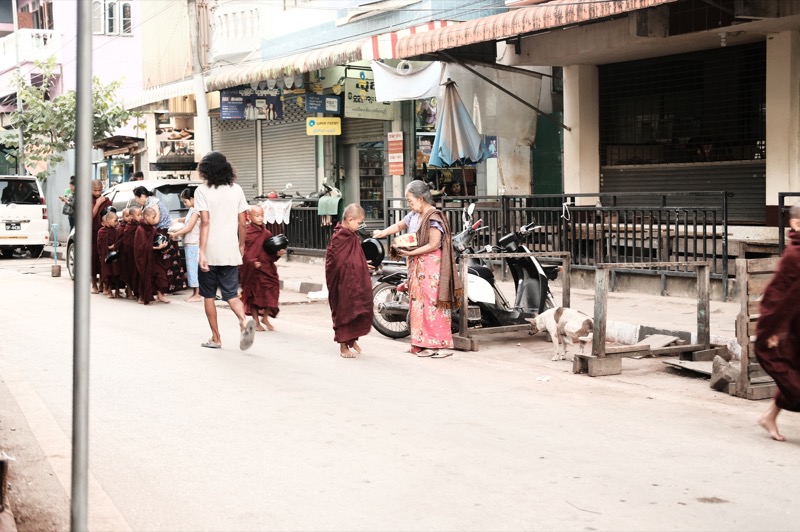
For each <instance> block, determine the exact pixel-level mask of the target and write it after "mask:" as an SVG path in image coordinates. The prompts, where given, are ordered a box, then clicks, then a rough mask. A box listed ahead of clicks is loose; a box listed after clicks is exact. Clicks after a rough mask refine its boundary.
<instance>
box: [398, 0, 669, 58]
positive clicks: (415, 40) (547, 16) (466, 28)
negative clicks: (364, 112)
mask: <svg viewBox="0 0 800 532" xmlns="http://www.w3.org/2000/svg"><path fill="white" fill-rule="evenodd" d="M675 1H677V0H614V1H612V2H598V1H597V0H550V1H549V2H544V3H541V4H536V5H533V6H526V7H520V8H516V9H512V10H510V11H508V12H506V13H501V14H499V15H492V16H489V17H484V18H480V19H476V20H470V21H468V22H462V23H461V24H456V25H454V26H448V27H446V28H441V29H436V30H432V31H427V32H425V33H420V34H417V35H408V36H405V37H401V38H400V39H399V40H398V42H397V57H399V58H411V57H417V56H420V55H424V54H430V53H433V52H438V51H440V50H447V49H450V48H458V47H460V46H466V45H469V44H475V43H481V42H487V41H499V40H503V39H507V38H509V37H516V36H518V35H524V34H527V33H534V32H537V31H542V30H548V29H554V28H563V27H565V26H571V25H574V24H580V23H584V22H589V21H592V20H599V19H603V18H608V17H613V16H615V15H620V14H623V13H628V12H631V11H636V10H639V9H647V8H649V7H655V6H659V5H662V4H669V3H671V2H675Z"/></svg>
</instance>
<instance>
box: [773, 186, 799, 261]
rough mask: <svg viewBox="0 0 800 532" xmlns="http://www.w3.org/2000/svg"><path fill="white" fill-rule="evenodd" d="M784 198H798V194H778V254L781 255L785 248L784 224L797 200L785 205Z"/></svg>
mask: <svg viewBox="0 0 800 532" xmlns="http://www.w3.org/2000/svg"><path fill="white" fill-rule="evenodd" d="M786 198H800V192H778V208H779V212H778V253H780V254H781V255H783V248H784V247H785V246H786V223H787V221H788V220H789V210H790V209H791V208H792V205H794V203H795V202H796V201H798V200H795V201H793V202H791V203H790V204H789V205H787V204H786Z"/></svg>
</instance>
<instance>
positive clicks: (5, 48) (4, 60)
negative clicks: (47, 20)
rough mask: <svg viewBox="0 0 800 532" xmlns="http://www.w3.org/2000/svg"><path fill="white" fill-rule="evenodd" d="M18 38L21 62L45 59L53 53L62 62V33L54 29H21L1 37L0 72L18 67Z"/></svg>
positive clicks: (57, 60)
mask: <svg viewBox="0 0 800 532" xmlns="http://www.w3.org/2000/svg"><path fill="white" fill-rule="evenodd" d="M17 38H19V62H20V64H24V63H32V62H34V61H44V60H45V59H47V58H48V57H50V56H51V55H55V56H56V62H60V61H59V57H60V55H61V34H60V33H57V32H55V31H53V30H33V29H20V30H17V32H15V33H11V34H9V35H6V36H5V37H3V38H2V39H0V73H2V72H6V71H8V70H10V69H12V68H14V67H16V64H17V48H16V46H17Z"/></svg>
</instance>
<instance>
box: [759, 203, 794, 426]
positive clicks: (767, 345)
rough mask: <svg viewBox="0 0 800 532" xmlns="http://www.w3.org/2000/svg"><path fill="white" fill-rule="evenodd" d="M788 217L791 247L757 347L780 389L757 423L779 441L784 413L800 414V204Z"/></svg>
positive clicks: (768, 299)
mask: <svg viewBox="0 0 800 532" xmlns="http://www.w3.org/2000/svg"><path fill="white" fill-rule="evenodd" d="M789 217H790V220H789V227H790V228H791V230H790V231H789V238H790V239H791V244H790V245H789V246H788V247H787V248H786V249H785V250H784V252H783V257H781V260H780V262H778V268H777V270H775V275H774V276H773V277H772V280H771V281H770V283H769V286H767V289H766V290H765V291H764V296H763V297H762V298H761V309H760V316H759V318H758V325H757V326H756V343H755V351H756V358H757V359H758V362H759V363H760V364H761V367H762V368H764V371H766V372H767V373H768V374H769V376H770V377H772V378H773V379H775V384H777V385H778V391H777V392H776V393H775V398H774V399H773V400H772V402H771V403H770V405H769V407H768V408H767V411H766V412H764V413H763V414H762V415H761V417H760V418H759V419H758V423H759V424H760V425H761V426H762V427H764V428H765V429H766V430H767V432H769V435H770V436H772V439H773V440H777V441H784V440H785V438H784V437H783V435H782V434H781V433H780V432H779V431H778V423H777V418H778V414H780V413H781V410H789V411H791V412H800V203H796V204H795V205H794V206H793V207H792V209H791V211H790V212H789Z"/></svg>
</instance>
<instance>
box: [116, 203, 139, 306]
mask: <svg viewBox="0 0 800 532" xmlns="http://www.w3.org/2000/svg"><path fill="white" fill-rule="evenodd" d="M128 213H129V214H130V219H129V220H128V223H127V225H126V226H125V231H124V232H123V234H122V248H121V249H123V250H124V254H123V256H122V257H120V269H124V270H125V274H124V275H125V277H126V278H127V283H128V299H136V298H137V296H138V294H139V273H138V272H137V270H136V254H135V252H134V249H133V245H134V244H133V241H134V239H135V238H136V230H137V229H138V228H139V224H140V223H141V221H142V209H141V208H139V207H131V208H130V209H128Z"/></svg>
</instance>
